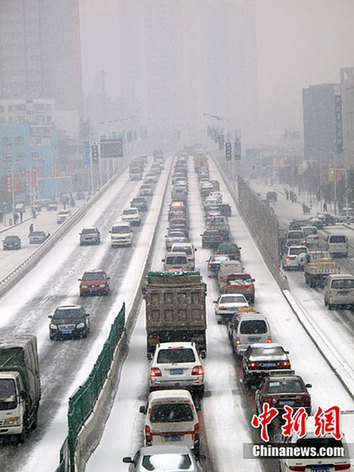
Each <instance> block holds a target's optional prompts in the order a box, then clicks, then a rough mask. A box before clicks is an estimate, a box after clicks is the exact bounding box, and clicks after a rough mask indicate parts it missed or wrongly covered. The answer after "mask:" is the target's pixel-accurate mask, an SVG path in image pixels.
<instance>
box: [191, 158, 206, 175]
mask: <svg viewBox="0 0 354 472" xmlns="http://www.w3.org/2000/svg"><path fill="white" fill-rule="evenodd" d="M208 169H209V163H208V157H207V156H205V155H204V154H199V153H198V154H197V155H196V156H194V170H195V171H196V172H197V173H198V174H199V173H200V172H203V171H207V170H208Z"/></svg>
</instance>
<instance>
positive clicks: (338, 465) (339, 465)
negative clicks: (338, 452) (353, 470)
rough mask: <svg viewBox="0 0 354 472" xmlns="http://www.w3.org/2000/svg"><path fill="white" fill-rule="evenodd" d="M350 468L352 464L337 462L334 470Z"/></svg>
mask: <svg viewBox="0 0 354 472" xmlns="http://www.w3.org/2000/svg"><path fill="white" fill-rule="evenodd" d="M348 469H350V464H336V465H335V466H334V470H348Z"/></svg>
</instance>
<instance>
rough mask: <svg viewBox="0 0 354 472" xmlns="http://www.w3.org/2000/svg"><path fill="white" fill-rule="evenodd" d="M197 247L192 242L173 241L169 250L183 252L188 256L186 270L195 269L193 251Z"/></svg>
mask: <svg viewBox="0 0 354 472" xmlns="http://www.w3.org/2000/svg"><path fill="white" fill-rule="evenodd" d="M196 250H197V249H196V248H195V247H194V245H193V244H192V243H173V244H172V247H171V252H185V253H186V254H187V258H188V270H194V269H195V251H196Z"/></svg>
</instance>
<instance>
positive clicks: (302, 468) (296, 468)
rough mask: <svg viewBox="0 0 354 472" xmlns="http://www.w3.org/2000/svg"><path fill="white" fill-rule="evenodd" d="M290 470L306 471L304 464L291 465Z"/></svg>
mask: <svg viewBox="0 0 354 472" xmlns="http://www.w3.org/2000/svg"><path fill="white" fill-rule="evenodd" d="M289 470H296V471H302V470H303V471H305V470H306V469H305V466H304V465H289Z"/></svg>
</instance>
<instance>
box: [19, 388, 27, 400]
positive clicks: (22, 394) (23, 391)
mask: <svg viewBox="0 0 354 472" xmlns="http://www.w3.org/2000/svg"><path fill="white" fill-rule="evenodd" d="M20 396H21V398H22V399H23V400H27V398H28V393H27V392H26V390H21V391H20Z"/></svg>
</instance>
